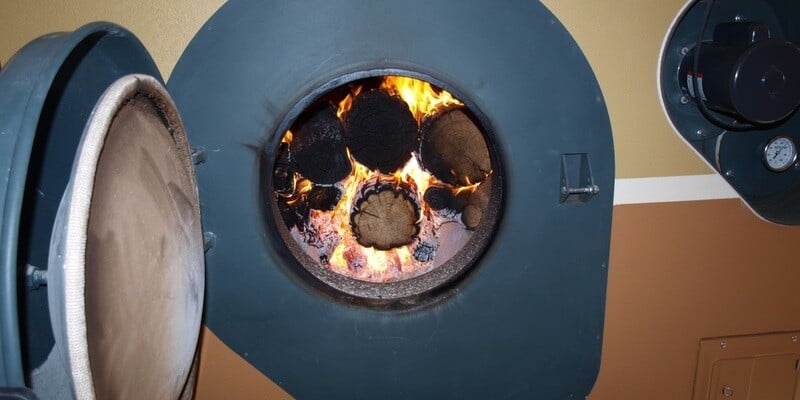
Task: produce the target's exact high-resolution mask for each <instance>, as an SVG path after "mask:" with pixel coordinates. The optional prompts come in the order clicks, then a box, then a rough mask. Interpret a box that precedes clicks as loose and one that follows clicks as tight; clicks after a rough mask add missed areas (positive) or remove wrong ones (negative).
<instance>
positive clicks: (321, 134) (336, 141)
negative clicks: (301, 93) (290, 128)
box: [291, 105, 352, 184]
mask: <svg viewBox="0 0 800 400" xmlns="http://www.w3.org/2000/svg"><path fill="white" fill-rule="evenodd" d="M291 151H292V157H293V158H294V160H295V161H296V163H297V167H298V169H299V170H300V173H301V174H302V175H303V177H305V178H308V179H310V180H311V181H312V182H314V183H321V184H333V183H336V182H339V181H340V180H342V179H344V178H345V177H347V175H350V172H351V171H352V166H351V165H350V159H349V158H348V157H347V148H346V147H345V142H344V137H343V129H342V123H341V121H339V118H337V117H336V108H335V107H333V106H330V105H329V106H326V107H324V108H322V109H321V110H319V111H317V112H315V113H313V114H312V115H311V116H310V117H309V119H308V120H306V121H302V122H301V124H300V126H299V128H298V129H297V131H296V132H294V135H293V138H292V144H291Z"/></svg>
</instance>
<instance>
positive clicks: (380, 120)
mask: <svg viewBox="0 0 800 400" xmlns="http://www.w3.org/2000/svg"><path fill="white" fill-rule="evenodd" d="M346 82H347V83H345V84H342V85H339V86H337V87H334V88H332V89H330V90H328V91H325V92H323V93H322V94H321V95H318V96H317V97H316V98H312V99H311V100H310V101H309V102H308V105H307V106H306V107H304V108H303V109H302V111H301V112H300V113H299V115H298V116H297V117H296V118H295V119H294V120H293V121H290V122H289V124H288V125H289V128H288V129H286V130H285V131H284V132H282V133H281V140H280V144H279V145H278V149H277V151H276V157H275V159H276V160H275V163H274V167H273V169H272V174H271V178H272V187H271V189H270V190H268V194H269V200H270V201H271V203H272V205H273V208H274V209H275V210H276V212H273V213H272V216H274V217H277V218H274V219H275V220H276V221H278V222H277V223H276V227H275V228H276V229H277V231H278V232H279V233H280V236H281V238H282V239H283V241H284V242H286V245H287V247H288V248H289V250H290V252H291V254H292V256H293V257H294V259H295V261H296V263H297V264H300V266H301V268H304V269H305V270H307V271H308V272H310V273H311V275H312V276H314V277H315V278H316V279H318V280H320V281H322V282H323V283H325V284H327V285H329V286H331V287H332V288H333V289H336V290H337V291H339V292H343V293H344V294H346V295H350V296H355V297H358V298H366V299H372V300H380V301H386V300H394V299H408V298H410V297H418V298H419V297H422V296H425V294H426V292H429V291H431V290H432V289H435V288H437V287H440V286H443V285H447V284H448V283H450V282H452V281H454V280H456V279H457V278H458V277H459V276H460V275H462V274H463V273H465V272H466V270H467V269H468V268H469V267H470V266H471V265H472V264H473V263H474V262H475V261H476V259H477V258H478V257H479V256H480V254H481V253H482V251H483V250H484V249H485V247H486V246H487V245H488V244H489V238H490V237H491V232H492V231H493V229H494V227H495V225H496V222H497V217H498V215H499V213H498V212H497V211H496V210H498V209H499V207H493V209H494V210H495V211H494V212H493V211H492V210H490V209H489V205H490V203H491V204H493V205H499V204H501V203H502V175H501V172H502V171H500V164H499V163H498V161H497V157H496V156H495V154H494V147H493V146H492V145H491V143H490V141H489V139H488V137H489V136H488V134H487V131H486V128H484V125H482V124H481V123H480V122H479V121H480V120H479V119H478V118H477V117H476V116H475V114H474V113H473V111H472V109H471V108H470V107H469V106H467V105H466V104H465V103H464V102H463V101H461V100H460V99H458V98H456V97H455V96H454V95H453V94H451V93H450V92H449V91H447V90H445V89H443V88H441V87H439V86H436V85H433V84H431V83H429V82H428V81H426V80H424V79H421V78H414V77H410V76H401V75H386V74H379V73H376V74H375V75H374V76H370V77H366V78H360V79H355V80H346ZM301 104H304V103H303V102H301ZM476 232H481V234H477V235H476V234H475V233H476ZM465 249H468V250H469V251H465ZM462 252H465V253H469V255H468V256H461V257H456V256H457V255H459V254H460V253H462ZM439 270H441V271H439ZM415 300H418V299H415ZM413 303H414V304H417V301H414V302H413ZM373 305H376V304H375V303H373Z"/></svg>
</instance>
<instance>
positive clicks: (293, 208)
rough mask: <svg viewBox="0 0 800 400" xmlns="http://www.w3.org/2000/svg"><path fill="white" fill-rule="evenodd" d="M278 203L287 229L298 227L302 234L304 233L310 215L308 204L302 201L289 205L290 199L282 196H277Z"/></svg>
mask: <svg viewBox="0 0 800 400" xmlns="http://www.w3.org/2000/svg"><path fill="white" fill-rule="evenodd" d="M276 203H277V204H278V211H280V214H281V217H283V222H284V223H285V224H286V227H287V228H289V229H292V228H294V227H297V229H298V230H300V232H304V231H305V229H306V223H307V222H308V218H309V215H310V212H309V211H310V210H309V208H308V204H306V203H305V202H304V201H302V199H301V200H298V201H295V202H293V203H292V204H289V202H288V199H286V198H283V197H281V196H277V199H276Z"/></svg>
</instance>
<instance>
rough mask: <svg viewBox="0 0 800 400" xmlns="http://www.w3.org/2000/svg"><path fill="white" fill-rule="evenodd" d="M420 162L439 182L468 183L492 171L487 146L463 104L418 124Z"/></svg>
mask: <svg viewBox="0 0 800 400" xmlns="http://www.w3.org/2000/svg"><path fill="white" fill-rule="evenodd" d="M420 155H421V158H422V165H423V166H425V168H426V169H428V170H429V171H431V173H432V174H433V175H434V176H436V178H438V179H440V180H441V181H442V182H445V183H449V184H451V185H454V186H468V185H474V184H476V183H479V182H482V181H483V180H484V179H486V177H487V176H488V175H489V174H490V173H491V172H492V161H491V158H490V157H489V148H488V147H487V145H486V140H485V139H484V137H483V133H481V130H480V128H479V127H478V125H476V124H475V122H473V120H472V118H470V117H469V115H467V113H466V109H465V108H464V107H454V108H451V109H449V110H447V111H444V112H442V113H441V114H437V115H435V116H433V117H431V118H430V119H429V120H427V121H426V122H425V123H424V124H423V126H422V144H421V146H420Z"/></svg>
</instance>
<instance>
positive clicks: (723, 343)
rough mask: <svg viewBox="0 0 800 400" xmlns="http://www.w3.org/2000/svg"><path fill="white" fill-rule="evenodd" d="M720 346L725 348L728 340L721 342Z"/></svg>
mask: <svg viewBox="0 0 800 400" xmlns="http://www.w3.org/2000/svg"><path fill="white" fill-rule="evenodd" d="M719 347H722V348H723V349H724V348H726V347H728V343H727V342H719Z"/></svg>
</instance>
